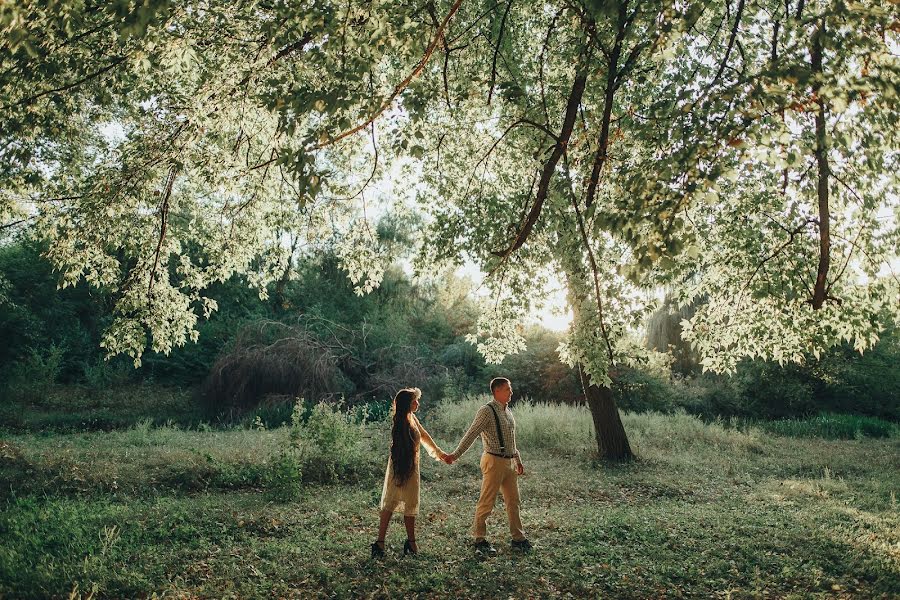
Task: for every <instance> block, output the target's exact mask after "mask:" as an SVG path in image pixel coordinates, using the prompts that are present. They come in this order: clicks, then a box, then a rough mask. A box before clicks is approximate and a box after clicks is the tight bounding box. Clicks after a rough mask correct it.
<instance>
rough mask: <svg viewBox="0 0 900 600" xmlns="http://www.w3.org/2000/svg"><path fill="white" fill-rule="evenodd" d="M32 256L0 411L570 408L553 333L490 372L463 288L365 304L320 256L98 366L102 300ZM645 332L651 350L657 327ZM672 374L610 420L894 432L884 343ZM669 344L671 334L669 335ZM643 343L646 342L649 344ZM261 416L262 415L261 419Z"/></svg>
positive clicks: (639, 376)
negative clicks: (814, 425)
mask: <svg viewBox="0 0 900 600" xmlns="http://www.w3.org/2000/svg"><path fill="white" fill-rule="evenodd" d="M42 251H43V248H42V247H41V246H40V245H39V244H37V243H35V242H32V241H18V242H16V243H12V244H7V245H5V246H3V247H2V248H0V303H2V310H0V338H2V339H3V340H4V344H3V345H2V346H0V386H2V389H3V395H4V397H5V398H6V400H5V402H17V401H18V402H21V401H25V402H30V401H39V400H40V397H41V396H42V395H44V394H47V393H49V391H50V390H51V389H54V388H58V387H59V386H78V387H80V388H86V389H88V390H90V389H108V388H111V387H120V386H124V385H129V384H135V383H152V384H158V385H162V386H171V387H180V388H190V389H191V390H193V392H194V397H195V398H196V401H197V402H200V403H201V404H202V405H203V407H204V408H205V409H206V410H207V411H208V412H207V414H211V415H215V416H218V417H221V416H228V415H230V416H232V417H234V416H240V415H244V414H247V413H251V414H255V412H259V411H263V412H265V410H269V412H270V414H273V415H283V414H285V413H284V411H283V410H279V409H278V408H279V407H281V408H282V409H283V408H284V407H288V406H290V404H291V400H292V399H293V398H295V397H296V396H303V397H305V398H307V399H310V400H320V399H325V400H339V399H343V400H345V401H346V402H348V403H351V404H359V403H372V405H373V406H375V407H381V408H380V409H381V410H383V407H384V406H385V404H386V402H387V400H388V399H389V398H390V395H391V394H392V392H393V391H394V390H396V389H397V388H399V387H402V386H405V385H418V386H419V387H422V388H423V389H424V390H425V392H426V394H427V396H428V397H429V398H431V399H432V400H437V399H440V398H442V397H444V396H446V395H448V394H449V395H452V396H458V395H459V394H464V393H468V392H481V391H483V389H482V388H483V387H484V384H485V382H486V381H487V380H488V379H489V378H490V377H492V376H495V375H497V374H499V373H503V374H505V375H507V376H509V377H511V378H513V380H514V381H515V382H516V391H517V394H519V395H521V396H527V397H529V398H532V399H535V400H542V401H551V402H563V403H574V402H580V401H581V384H580V382H579V381H578V377H577V374H576V372H574V371H573V370H572V369H570V368H569V367H567V366H565V365H563V364H562V363H560V362H559V359H558V356H557V353H556V349H557V346H558V344H559V342H560V339H561V337H560V335H559V334H557V333H555V332H552V331H547V330H544V329H541V328H539V327H537V326H533V327H531V328H529V329H528V330H527V331H526V332H525V333H526V338H527V339H528V349H527V350H526V351H525V352H523V353H520V354H517V355H512V356H509V357H507V358H506V359H505V361H504V363H503V364H501V365H490V364H486V363H485V362H484V359H483V358H482V357H481V356H480V355H479V354H478V352H477V351H476V350H475V348H474V347H473V346H472V345H471V344H469V343H468V342H467V341H466V340H465V335H466V333H468V332H469V331H471V328H472V326H473V324H474V322H475V320H476V319H477V316H478V307H477V305H476V304H475V302H474V301H473V300H472V299H471V297H470V295H469V292H470V291H471V290H470V288H471V284H470V283H469V282H468V281H466V280H461V279H459V278H457V277H456V276H454V275H452V274H444V275H441V276H436V277H434V278H432V279H431V280H428V281H421V280H413V279H411V278H410V276H409V275H408V274H407V273H406V272H405V271H404V270H403V269H402V268H401V267H400V266H399V265H398V264H395V265H394V266H392V267H391V268H389V269H388V271H387V272H386V274H385V277H384V280H383V282H382V284H381V286H380V287H379V288H378V289H377V290H376V291H375V292H373V293H371V294H369V295H365V296H358V295H356V294H355V293H354V290H353V286H352V284H350V283H349V282H348V280H347V277H346V274H345V273H344V272H343V271H342V270H341V269H340V268H339V266H338V261H337V260H336V258H335V257H334V256H333V255H330V254H326V255H324V256H319V257H316V258H313V257H308V258H307V259H305V260H304V261H303V263H302V264H301V265H299V266H298V268H297V272H298V276H297V277H295V278H293V279H291V280H289V281H283V282H281V283H279V284H277V285H273V286H272V289H271V290H270V293H269V297H268V298H267V299H265V300H262V299H260V298H259V295H258V294H257V293H256V292H255V291H254V290H253V289H251V288H250V287H249V286H248V285H247V282H246V281H244V280H243V279H242V278H240V277H235V278H233V279H231V280H229V281H228V282H226V283H225V284H220V286H219V289H216V290H214V296H215V297H217V298H219V299H220V300H219V309H218V311H217V312H215V313H213V315H212V317H211V318H210V319H208V320H206V321H204V322H202V323H201V324H200V325H199V330H200V336H199V340H198V341H197V342H196V343H192V344H188V345H186V346H184V347H180V348H175V349H174V350H173V351H172V353H171V354H170V355H168V356H165V355H161V354H152V355H145V357H144V361H143V363H144V364H143V366H142V367H141V368H139V369H135V368H134V367H133V366H132V365H131V362H130V361H129V360H128V359H127V358H126V357H121V356H120V357H116V358H113V359H112V360H109V361H106V360H104V352H103V349H102V348H101V347H100V339H101V332H102V330H103V328H104V327H105V326H106V325H107V324H108V322H109V319H110V307H111V306H112V304H113V301H114V299H113V298H112V297H111V296H110V294H108V293H105V292H104V291H102V290H99V291H98V290H96V289H93V288H89V287H87V286H83V285H79V286H76V287H70V288H66V289H61V290H57V276H56V275H55V274H54V273H53V271H52V269H51V267H50V264H49V263H48V262H47V261H46V260H44V259H43V258H42V256H41V254H42ZM655 320H656V324H655V325H654V324H653V323H651V325H650V329H651V330H652V331H653V330H654V328H655V331H654V333H655V335H656V336H657V337H659V330H660V329H663V330H665V329H666V328H665V327H662V328H660V326H659V321H661V320H664V315H662V313H659V314H657V315H656V317H655ZM669 329H670V330H671V331H669V332H668V333H667V335H669V336H672V335H674V336H675V338H676V339H673V340H672V343H673V344H674V345H677V346H678V347H677V348H676V350H677V359H678V360H677V361H675V362H674V363H673V362H672V361H670V360H668V359H666V357H665V355H662V354H660V355H659V358H660V360H658V361H650V362H647V363H644V364H642V365H639V366H632V367H621V368H620V369H619V370H618V371H617V372H616V377H615V380H614V384H615V387H616V389H617V392H618V393H619V397H620V398H621V406H622V407H623V408H624V409H625V410H632V411H643V410H657V411H664V412H668V411H673V410H677V409H685V410H687V411H688V412H692V413H695V414H700V415H704V416H707V417H714V416H725V417H728V416H738V417H746V418H783V417H793V416H802V415H812V414H817V413H820V412H841V413H857V414H863V415H872V416H878V417H883V418H889V419H892V420H900V372H898V370H897V369H896V365H897V364H898V363H900V336H898V335H897V333H896V330H895V329H892V330H889V331H887V332H885V334H884V336H883V337H882V340H881V342H880V343H879V344H878V345H877V346H876V348H875V349H874V350H872V351H871V352H868V353H866V354H865V355H862V356H860V355H859V354H858V353H856V352H854V351H853V350H852V349H851V348H849V347H843V348H839V349H837V350H835V351H833V352H831V353H830V354H828V355H826V356H824V357H823V358H822V360H820V361H811V362H810V363H809V364H807V365H804V366H797V365H789V366H787V367H784V368H782V367H781V366H779V365H777V364H771V363H762V362H758V361H757V362H750V361H744V362H742V363H741V364H740V366H739V369H738V372H737V374H736V375H734V376H730V377H729V376H719V375H710V374H701V373H698V372H697V368H696V366H695V365H692V364H691V360H690V359H689V357H687V358H686V356H685V352H689V350H687V351H686V350H685V348H684V346H683V345H678V341H679V340H677V327H669ZM673 331H674V334H673V333H672V332H673ZM655 343H657V345H658V340H655ZM273 409H274V410H273Z"/></svg>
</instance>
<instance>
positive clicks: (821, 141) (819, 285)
mask: <svg viewBox="0 0 900 600" xmlns="http://www.w3.org/2000/svg"><path fill="white" fill-rule="evenodd" d="M824 36H825V20H824V19H823V20H822V23H821V24H820V25H819V27H818V28H817V29H816V30H815V32H814V33H813V36H812V52H811V55H812V71H813V74H814V75H819V74H821V73H822V55H823V53H824V51H823V45H824V43H823V40H822V38H823V37H824ZM820 87H821V86H820V85H819V84H818V83H817V84H815V85H813V93H814V94H815V97H816V103H817V104H818V110H817V111H816V165H817V166H818V169H819V177H818V180H817V182H816V195H817V197H818V200H819V267H818V269H817V270H816V285H815V287H814V288H813V297H812V307H813V308H814V309H816V310H818V309H820V308H822V305H823V304H825V300H826V297H827V295H828V269H829V267H830V266H831V213H830V211H829V208H828V175H829V173H830V167H829V165H828V145H827V142H826V139H825V134H826V132H825V126H826V121H825V101H824V100H822V98H820V97H819V93H820V90H819V88H820Z"/></svg>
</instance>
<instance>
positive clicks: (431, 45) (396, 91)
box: [311, 0, 463, 150]
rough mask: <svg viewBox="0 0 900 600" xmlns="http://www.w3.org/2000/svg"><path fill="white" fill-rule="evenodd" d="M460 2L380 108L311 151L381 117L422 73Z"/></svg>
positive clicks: (459, 2)
mask: <svg viewBox="0 0 900 600" xmlns="http://www.w3.org/2000/svg"><path fill="white" fill-rule="evenodd" d="M462 2H463V0H456V1H455V2H454V3H453V6H451V7H450V11H449V12H448V13H447V16H446V17H444V20H443V22H441V26H440V27H438V30H437V32H435V34H434V37H433V38H432V39H431V42H430V43H429V44H428V47H427V48H426V49H425V55H424V56H422V58H421V60H419V63H418V64H417V65H416V67H415V68H414V69H413V70H412V72H411V73H410V74H409V75H407V76H406V79H404V80H403V81H401V82H400V83H399V84H397V87H395V88H394V91H393V92H391V95H390V96H388V98H387V100H385V101H384V102H382V104H381V106H380V107H378V109H377V110H375V112H374V113H372V114H371V115H370V116H369V118H368V119H366V120H365V122H363V123H360V124H359V125H357V126H356V127H353V128H352V129H348V130H347V131H344V132H342V133H339V134H338V135H336V136H335V137H333V138H331V139H329V140H327V141H325V142H321V143H318V144H315V145H314V146H313V147H312V148H311V149H312V150H319V149H322V148H325V147H326V146H330V145H332V144H336V143H337V142H339V141H341V140H342V139H344V138H346V137H349V136H351V135H353V134H355V133H357V132H359V131H362V130H363V129H365V128H366V127H368V126H369V125H370V124H371V123H372V122H373V121H374V120H375V119H377V118H378V117H379V116H381V114H382V113H384V111H385V110H387V109H388V107H389V106H390V105H391V104H393V103H394V100H395V99H396V98H397V96H399V95H400V92H402V91H403V90H405V89H406V88H407V86H409V84H410V83H411V82H412V80H413V79H415V78H416V77H418V75H419V73H421V72H422V69H424V68H425V65H426V64H428V60H429V59H430V58H431V55H432V53H433V52H434V49H435V47H436V46H437V43H438V40H440V39H441V38H442V36H443V34H444V29H445V28H446V27H447V23H449V22H450V19H451V18H453V15H455V14H456V11H458V10H459V7H460V5H461V4H462Z"/></svg>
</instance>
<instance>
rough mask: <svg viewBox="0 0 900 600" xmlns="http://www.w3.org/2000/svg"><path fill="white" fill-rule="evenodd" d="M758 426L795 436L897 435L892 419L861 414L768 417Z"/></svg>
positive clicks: (851, 436) (851, 438)
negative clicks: (886, 419) (784, 417)
mask: <svg viewBox="0 0 900 600" xmlns="http://www.w3.org/2000/svg"><path fill="white" fill-rule="evenodd" d="M762 427H763V428H765V429H766V430H767V431H770V432H772V433H774V434H777V435H784V436H789V437H799V438H811V437H818V438H824V439H828V440H853V439H860V438H864V437H870V438H889V437H900V427H898V426H897V425H895V424H894V423H891V422H889V421H885V420H884V419H879V418H877V417H865V416H861V415H838V414H833V413H823V414H821V415H817V416H815V417H810V418H808V419H782V420H780V421H769V422H766V423H763V424H762Z"/></svg>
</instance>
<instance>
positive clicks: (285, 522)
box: [0, 399, 900, 598]
mask: <svg viewBox="0 0 900 600" xmlns="http://www.w3.org/2000/svg"><path fill="white" fill-rule="evenodd" d="M479 402H481V399H468V400H463V401H460V402H457V403H453V404H448V405H445V406H442V407H427V406H425V407H424V409H425V410H423V414H422V420H423V422H424V423H425V425H426V426H427V427H429V429H430V430H431V432H432V434H433V435H434V437H435V439H436V440H437V442H438V443H439V444H441V445H442V446H443V447H444V448H445V449H448V450H449V449H452V447H453V445H454V444H455V442H456V441H457V440H458V437H459V435H460V433H461V432H462V431H463V429H464V428H465V426H466V425H467V423H468V419H469V417H470V416H471V415H472V414H473V412H474V410H475V407H477V405H478V403H479ZM515 410H516V414H517V420H518V423H519V445H520V447H521V449H522V452H523V457H524V459H525V462H526V468H527V469H528V472H527V474H526V476H525V477H524V478H523V479H522V480H521V490H522V496H523V501H524V505H523V513H522V515H523V521H524V523H525V526H526V528H527V530H528V533H529V536H530V538H531V540H532V541H533V543H534V544H535V550H534V552H533V553H532V554H530V555H521V554H518V553H515V552H513V551H512V550H511V549H510V547H509V544H508V539H507V535H506V524H505V516H504V514H503V508H502V504H501V503H499V502H498V506H497V509H496V511H495V513H494V516H493V517H492V518H491V519H490V520H489V522H488V524H489V533H490V534H491V539H492V540H493V541H494V543H495V545H496V546H497V548H498V550H499V553H498V555H497V556H495V557H491V558H486V559H480V558H478V557H476V556H475V555H474V554H473V552H472V550H471V549H470V547H469V546H468V543H469V534H468V530H469V527H470V522H471V517H472V512H473V510H474V504H475V500H476V497H477V494H478V486H479V481H480V473H479V471H478V466H477V464H478V457H479V451H480V443H479V442H476V444H475V446H474V447H473V448H472V449H471V450H470V451H469V453H468V454H466V455H465V456H464V457H463V459H462V460H461V461H460V462H459V463H457V464H455V465H453V466H451V467H448V466H446V465H443V464H441V463H437V462H434V461H431V460H427V459H426V460H423V463H422V486H423V494H422V505H421V508H420V511H421V512H420V523H419V530H418V539H419V546H420V550H421V552H420V554H419V555H418V556H417V557H407V558H403V557H402V553H401V552H400V549H401V546H402V542H403V540H404V539H405V535H404V533H403V532H402V525H401V524H400V522H399V520H398V521H397V522H395V523H394V524H393V525H392V528H391V530H390V531H389V533H388V541H387V548H388V553H387V554H388V555H387V557H386V558H385V559H384V560H383V561H373V560H371V559H369V558H368V547H369V544H370V543H371V541H372V540H373V539H374V537H375V530H376V521H377V503H378V499H379V495H380V491H381V482H382V477H383V474H384V465H385V462H386V457H387V439H388V424H387V423H386V422H385V421H376V422H373V423H368V424H359V425H357V424H354V423H352V422H347V421H344V422H343V425H341V427H344V428H345V429H340V428H338V429H337V430H328V431H325V433H322V431H319V435H318V437H316V435H312V436H311V435H310V434H309V432H305V433H303V435H302V436H301V439H300V441H299V442H298V447H297V448H299V449H297V450H295V451H294V452H295V454H285V451H284V449H285V448H288V447H289V444H288V440H289V436H290V428H289V427H281V428H275V429H267V430H266V429H261V428H252V427H248V428H234V429H213V428H209V427H199V428H197V427H193V428H190V429H187V428H180V427H178V426H175V425H169V426H165V425H162V426H158V425H153V424H152V423H151V422H150V421H144V422H141V423H138V424H136V425H133V426H131V427H128V428H123V429H118V430H112V431H81V432H79V431H73V430H71V429H66V430H65V431H60V430H52V429H46V428H45V429H43V430H38V431H23V430H16V429H14V428H12V427H9V426H7V428H6V432H5V433H4V434H3V435H2V437H0V486H2V492H0V493H2V498H3V499H2V505H0V510H2V512H0V539H2V540H3V543H2V545H0V597H10V598H19V597H32V598H45V597H70V595H71V596H72V597H89V596H93V597H95V598H96V597H116V598H118V597H134V596H137V597H148V596H152V595H154V594H156V595H159V596H163V595H165V596H166V597H241V598H246V597H269V596H276V597H303V598H308V597H409V596H422V597H465V598H472V597H491V598H507V597H578V598H581V597H613V598H651V597H652V598H658V597H681V596H693V597H721V598H728V597H730V598H750V597H768V598H773V597H775V598H783V597H792V598H793V597H795V598H810V597H815V598H820V597H824V598H844V597H848V598H849V597H854V598H855V597H885V598H892V597H896V596H897V595H898V594H900V512H898V506H897V498H896V495H897V493H898V492H900V437H898V435H897V432H896V429H894V430H893V431H892V433H891V435H890V436H889V437H886V438H880V439H871V438H866V437H860V438H859V439H850V440H826V439H822V438H818V437H783V436H779V435H775V434H772V433H767V432H766V431H764V430H762V429H759V428H755V427H735V426H729V425H728V424H722V423H703V422H702V421H700V420H698V419H696V418H694V417H691V416H687V415H668V416H663V415H656V414H638V415H626V416H625V419H624V420H625V426H626V429H627V430H628V432H629V435H630V439H631V442H632V446H633V447H634V448H635V450H636V452H637V454H638V455H639V457H640V458H639V460H637V461H635V462H632V463H629V464H625V465H619V466H610V465H606V464H602V463H598V462H597V461H596V460H595V458H594V455H593V453H592V451H591V450H592V443H593V442H592V431H591V427H590V417H589V415H588V413H587V411H586V409H580V408H571V407H554V406H546V405H535V406H529V405H522V406H519V407H517V408H515ZM327 425H328V424H327V423H326V424H325V425H324V426H321V427H323V428H325V429H327V427H326V426H327ZM348 431H349V432H351V433H352V435H350V436H349V438H348V439H349V442H347V443H344V442H342V441H341V440H335V439H330V438H329V437H328V435H331V434H337V435H344V434H347V432H348ZM345 437H347V436H345ZM342 439H343V438H342ZM313 443H322V444H332V445H331V446H329V447H328V448H325V452H324V453H323V452H320V450H322V449H316V448H311V447H309V446H310V445H311V444H313ZM335 444H336V445H335ZM285 456H289V457H292V458H291V460H294V461H296V462H295V463H292V462H288V463H287V464H288V465H289V466H290V465H292V464H297V465H301V466H302V469H303V478H302V483H300V487H299V493H296V494H293V495H291V496H289V498H290V499H288V500H286V501H283V500H276V497H277V494H273V490H275V491H277V486H278V484H279V481H281V480H280V479H278V477H276V476H275V475H273V473H274V474H276V475H277V474H278V473H281V474H282V475H284V470H283V469H282V470H281V471H278V468H277V465H278V464H283V462H282V463H279V462H278V458H279V457H281V458H282V459H284V457H285ZM329 460H333V464H331V463H329V462H328V461H329ZM295 483H296V482H295Z"/></svg>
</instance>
